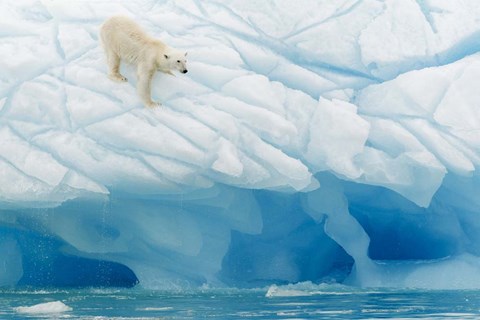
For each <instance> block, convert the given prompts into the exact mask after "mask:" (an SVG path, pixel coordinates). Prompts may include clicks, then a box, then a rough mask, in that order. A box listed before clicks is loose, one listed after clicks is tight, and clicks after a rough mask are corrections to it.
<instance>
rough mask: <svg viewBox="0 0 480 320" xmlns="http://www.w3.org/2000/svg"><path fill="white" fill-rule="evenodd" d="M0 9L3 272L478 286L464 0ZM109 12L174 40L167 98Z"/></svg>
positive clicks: (478, 207)
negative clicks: (123, 50) (112, 40)
mask: <svg viewBox="0 0 480 320" xmlns="http://www.w3.org/2000/svg"><path fill="white" fill-rule="evenodd" d="M0 12H1V14H0V15H1V18H2V19H1V21H2V22H1V23H0V24H1V25H2V28H1V31H0V71H1V72H0V287H5V286H10V287H11V286H13V287H15V286H38V287H42V286H58V287H62V286H74V287H79V286H80V287H81V286H122V287H123V286H125V287H131V286H134V285H136V284H137V283H139V285H140V286H142V287H144V288H154V289H157V288H161V289H168V288H178V287H192V286H193V287H197V286H202V285H209V286H236V287H264V286H271V285H275V286H272V287H271V288H274V289H275V290H277V287H276V285H286V284H292V283H299V282H301V283H313V284H318V283H325V282H327V283H331V282H335V283H340V284H342V285H344V284H346V285H353V286H359V287H416V288H431V289H445V288H449V289H452V288H454V289H462V288H463V289H465V288H477V289H478V288H480V276H479V275H480V200H479V199H480V198H479V197H478V193H479V191H480V175H479V173H478V168H479V166H480V90H478V88H477V84H476V83H477V82H476V80H477V79H478V77H479V76H480V54H479V53H477V51H478V48H479V44H480V21H479V20H478V19H477V17H478V16H479V15H480V5H479V4H478V1H477V0H461V1H455V3H453V2H450V1H444V0H422V1H420V0H418V1H415V0H401V1H400V0H386V1H357V0H342V1H337V0H328V1H311V0H298V1H295V3H293V2H292V1H287V0H279V1H275V2H258V1H241V0H226V1H222V2H217V1H213V0H212V1H210V0H208V1H201V2H200V1H195V0H181V1H179V0H176V1H173V0H172V1H170V0H168V1H162V2H157V1H153V0H138V1H129V2H124V1H122V2H97V1H81V2H74V3H68V4H66V3H64V2H63V1H60V0H48V1H47V0H41V1H37V0H22V1H17V2H11V1H10V2H9V1H4V2H2V3H0ZM114 14H123V15H127V16H130V17H132V18H133V19H134V20H135V21H137V22H138V23H139V24H140V25H142V26H143V27H144V28H145V29H146V30H147V31H148V32H149V33H150V34H152V35H155V36H156V37H158V38H161V39H162V40H163V41H165V42H166V43H168V44H169V45H171V46H173V47H176V48H182V49H185V50H187V51H188V52H189V55H188V58H189V62H188V64H189V73H188V74H187V75H178V76H176V77H173V76H170V75H157V76H156V77H155V79H154V81H153V85H152V87H153V91H152V94H153V96H154V97H155V98H157V99H158V100H159V101H161V102H162V105H163V106H162V107H161V108H156V109H146V108H144V107H143V105H142V103H141V101H140V100H139V98H138V97H137V94H136V90H135V85H136V76H135V73H136V71H135V68H134V67H133V66H130V65H122V73H123V74H124V75H125V76H126V77H127V78H128V79H129V82H127V83H122V84H119V83H114V82H112V81H110V80H109V79H108V78H107V76H106V71H107V67H106V63H105V58H104V55H103V52H102V49H101V47H100V45H99V41H98V30H99V26H100V24H101V23H102V22H103V21H104V20H105V19H107V18H108V17H110V16H112V15H114ZM274 289H272V290H273V291H275V290H274ZM273 291H272V292H273Z"/></svg>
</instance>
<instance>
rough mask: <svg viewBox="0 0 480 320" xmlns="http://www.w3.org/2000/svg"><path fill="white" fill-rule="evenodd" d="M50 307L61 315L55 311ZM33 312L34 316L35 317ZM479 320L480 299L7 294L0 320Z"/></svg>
mask: <svg viewBox="0 0 480 320" xmlns="http://www.w3.org/2000/svg"><path fill="white" fill-rule="evenodd" d="M49 306H52V308H53V307H55V308H57V309H56V310H53V309H52V310H49V309H48V308H49ZM28 310H30V312H28ZM388 318H392V319H393V318H395V319H480V291H418V290H402V291H391V290H376V289H375V290H359V289H355V288H348V287H338V286H323V287H321V289H316V290H289V289H281V288H277V287H270V288H262V289H209V288H202V289H196V290H170V291H151V290H143V289H138V288H137V289H81V290H80V289H78V290H5V289H4V290H2V291H0V319H101V320H103V319H388Z"/></svg>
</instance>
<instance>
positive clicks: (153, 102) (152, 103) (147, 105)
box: [145, 101, 162, 109]
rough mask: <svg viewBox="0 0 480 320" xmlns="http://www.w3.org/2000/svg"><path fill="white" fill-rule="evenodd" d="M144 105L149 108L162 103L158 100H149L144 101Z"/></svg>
mask: <svg viewBox="0 0 480 320" xmlns="http://www.w3.org/2000/svg"><path fill="white" fill-rule="evenodd" d="M145 106H146V107H147V108H150V109H155V108H159V107H161V106H162V104H161V103H160V102H156V101H150V102H145Z"/></svg>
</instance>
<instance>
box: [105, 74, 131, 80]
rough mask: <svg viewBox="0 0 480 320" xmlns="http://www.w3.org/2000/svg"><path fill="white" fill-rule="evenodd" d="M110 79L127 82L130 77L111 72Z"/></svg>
mask: <svg viewBox="0 0 480 320" xmlns="http://www.w3.org/2000/svg"><path fill="white" fill-rule="evenodd" d="M108 77H109V78H110V80H113V81H116V82H127V81H128V79H127V78H125V77H124V76H122V75H121V74H120V73H117V74H110V75H108Z"/></svg>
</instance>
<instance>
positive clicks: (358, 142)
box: [305, 98, 370, 179]
mask: <svg viewBox="0 0 480 320" xmlns="http://www.w3.org/2000/svg"><path fill="white" fill-rule="evenodd" d="M369 129H370V125H369V123H368V122H367V121H365V120H364V119H362V118H361V117H359V116H358V115H357V110H356V106H355V105H353V104H350V103H348V102H344V101H341V100H332V101H330V100H327V99H324V98H320V100H319V103H318V107H317V109H316V110H315V113H314V115H313V117H312V120H311V123H310V141H309V142H308V146H307V152H306V153H305V158H306V159H307V161H309V162H310V163H312V164H313V165H314V166H315V167H316V169H317V170H326V169H331V170H333V171H335V172H337V173H339V174H341V175H344V176H346V177H349V178H353V179H354V178H358V177H359V176H360V175H361V173H362V172H361V170H360V169H359V168H358V167H357V165H356V164H355V162H354V160H355V159H354V158H355V156H356V155H358V154H360V153H361V152H362V151H363V148H364V145H365V142H366V140H367V138H368V132H369Z"/></svg>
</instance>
